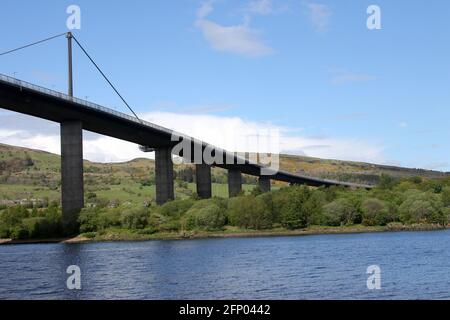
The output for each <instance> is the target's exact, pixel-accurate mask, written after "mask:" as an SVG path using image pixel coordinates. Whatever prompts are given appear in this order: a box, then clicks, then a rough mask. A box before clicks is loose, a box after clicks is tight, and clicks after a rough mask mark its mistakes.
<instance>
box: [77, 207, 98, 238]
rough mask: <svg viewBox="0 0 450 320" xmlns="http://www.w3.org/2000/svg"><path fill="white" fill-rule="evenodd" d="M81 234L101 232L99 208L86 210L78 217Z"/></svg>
mask: <svg viewBox="0 0 450 320" xmlns="http://www.w3.org/2000/svg"><path fill="white" fill-rule="evenodd" d="M78 222H79V224H80V232H82V233H86V232H95V231H98V230H99V210H98V209H97V208H85V209H83V210H81V213H80V216H79V217H78Z"/></svg>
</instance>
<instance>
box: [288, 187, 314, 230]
mask: <svg viewBox="0 0 450 320" xmlns="http://www.w3.org/2000/svg"><path fill="white" fill-rule="evenodd" d="M311 196H312V191H311V190H310V189H309V188H308V187H304V186H302V187H299V188H298V187H295V188H294V189H293V192H292V193H291V199H290V201H289V202H288V203H286V204H285V205H284V206H283V207H282V211H281V224H282V225H283V227H285V228H287V229H300V228H306V227H308V226H309V223H310V218H311V215H312V211H311V210H312V208H310V205H309V203H308V200H310V198H311Z"/></svg>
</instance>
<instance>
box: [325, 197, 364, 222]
mask: <svg viewBox="0 0 450 320" xmlns="http://www.w3.org/2000/svg"><path fill="white" fill-rule="evenodd" d="M323 210H324V211H323V214H324V218H325V221H326V222H325V223H326V224H327V225H330V226H339V225H342V224H352V223H353V219H354V217H355V215H356V214H357V210H356V208H355V206H354V204H353V203H352V202H351V201H350V200H349V199H346V198H339V199H336V200H334V201H333V202H330V203H329V204H327V205H325V206H324V208H323Z"/></svg>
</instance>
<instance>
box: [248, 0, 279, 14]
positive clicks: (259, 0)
mask: <svg viewBox="0 0 450 320" xmlns="http://www.w3.org/2000/svg"><path fill="white" fill-rule="evenodd" d="M246 11H247V12H250V13H256V14H261V15H268V14H271V13H273V12H274V8H273V3H272V0H253V1H250V3H249V4H248V6H247V8H246Z"/></svg>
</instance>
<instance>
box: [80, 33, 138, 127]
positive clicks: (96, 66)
mask: <svg viewBox="0 0 450 320" xmlns="http://www.w3.org/2000/svg"><path fill="white" fill-rule="evenodd" d="M72 38H73V39H74V40H75V42H76V43H77V44H78V46H79V47H80V48H81V50H82V51H83V52H84V54H85V55H86V56H87V57H88V59H89V60H90V61H91V62H92V64H93V65H94V66H95V68H97V70H98V72H100V74H101V75H102V76H103V78H105V80H106V81H107V82H108V84H109V85H110V86H111V88H112V89H113V90H114V91H115V92H116V93H117V95H118V96H119V98H120V99H121V100H122V101H123V103H125V105H126V106H127V107H128V109H129V110H130V111H131V112H132V113H133V114H134V116H135V117H136V119H138V120H139V121H140V122H141V119H140V118H139V117H138V116H137V114H136V113H135V112H134V111H133V109H132V108H131V107H130V105H129V104H128V103H127V102H126V100H125V99H124V98H123V97H122V95H121V94H120V93H119V91H117V89H116V87H115V86H114V85H113V84H112V83H111V81H109V79H108V77H107V76H106V75H105V74H104V73H103V71H102V70H101V69H100V67H99V66H98V65H97V64H96V63H95V61H94V60H93V59H92V58H91V56H90V55H89V53H87V51H86V50H85V49H84V48H83V46H82V45H81V44H80V42H78V40H77V38H75V36H74V35H72Z"/></svg>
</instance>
